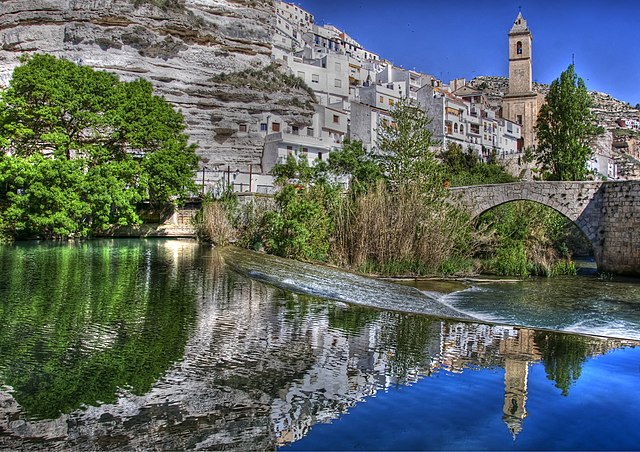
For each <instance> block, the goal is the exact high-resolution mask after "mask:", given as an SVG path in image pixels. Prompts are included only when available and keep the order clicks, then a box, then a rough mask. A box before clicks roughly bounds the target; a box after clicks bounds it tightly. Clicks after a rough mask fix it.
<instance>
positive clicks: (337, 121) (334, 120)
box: [333, 115, 340, 124]
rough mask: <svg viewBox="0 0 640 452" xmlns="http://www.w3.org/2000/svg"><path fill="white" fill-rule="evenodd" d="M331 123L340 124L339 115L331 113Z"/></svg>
mask: <svg viewBox="0 0 640 452" xmlns="http://www.w3.org/2000/svg"><path fill="white" fill-rule="evenodd" d="M333 123H334V124H340V116H338V115H333Z"/></svg>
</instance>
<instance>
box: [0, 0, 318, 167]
mask: <svg viewBox="0 0 640 452" xmlns="http://www.w3.org/2000/svg"><path fill="white" fill-rule="evenodd" d="M273 8H274V6H273V3H272V2H271V1H270V0H3V1H2V2H0V85H2V86H6V85H7V84H8V82H9V80H10V79H11V74H12V72H13V69H14V68H15V67H16V66H17V65H18V64H19V60H18V58H19V57H20V56H21V55H24V54H30V53H35V52H38V53H49V54H52V55H55V56H59V57H64V58H66V59H69V60H71V61H74V62H76V63H78V64H82V65H87V66H91V67H93V68H95V69H99V70H107V71H110V72H113V73H115V74H117V75H118V76H119V77H120V80H122V81H130V80H133V79H136V78H144V79H146V80H148V81H150V82H151V83H152V84H153V86H154V88H155V92H156V93H157V94H159V95H161V96H163V97H165V99H167V101H169V102H170V103H172V104H173V105H174V106H175V107H176V108H177V109H179V110H180V111H181V112H182V113H183V115H184V116H185V121H186V123H187V126H188V128H187V133H188V135H189V136H190V140H191V142H193V143H196V144H197V145H198V146H199V151H198V153H199V154H200V155H202V156H204V157H207V158H208V159H209V162H210V165H215V164H224V165H231V166H233V167H234V168H236V167H237V168H240V169H242V168H244V167H248V165H249V163H253V164H254V168H256V164H258V163H259V162H260V157H261V154H262V149H263V145H264V134H260V133H259V130H258V129H259V123H260V121H261V118H262V117H263V115H264V114H265V113H269V112H271V111H274V112H278V113H282V111H281V110H282V105H286V104H287V103H290V102H291V100H292V99H293V98H294V97H296V93H291V92H289V93H282V94H280V93H273V94H270V95H262V94H261V93H257V92H256V91H255V90H254V89H252V88H251V87H229V86H225V85H224V84H219V83H214V82H213V81H212V77H213V76H215V75H218V74H221V73H233V72H237V71H242V70H246V69H249V68H260V67H263V66H266V65H268V64H269V61H270V55H271V37H272V34H273V31H274V26H273V18H274V17H275V13H274V9H273ZM284 115H285V118H284V119H285V120H292V121H294V122H301V123H303V122H305V121H306V120H307V117H308V113H307V112H306V111H305V110H304V109H303V108H296V107H295V106H294V107H291V108H287V109H286V110H285V111H284ZM239 123H246V124H247V125H248V127H247V132H246V133H242V134H239V135H241V136H238V134H237V132H238V124H239Z"/></svg>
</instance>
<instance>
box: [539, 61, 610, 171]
mask: <svg viewBox="0 0 640 452" xmlns="http://www.w3.org/2000/svg"><path fill="white" fill-rule="evenodd" d="M591 107H592V100H591V97H590V96H589V93H588V92H587V88H586V86H585V84H584V81H583V80H582V79H581V78H580V77H578V76H577V75H576V73H575V71H574V67H573V64H572V65H570V66H569V67H568V68H567V70H566V71H564V72H563V73H562V74H560V78H558V79H556V80H554V81H553V82H552V83H551V87H550V89H549V94H548V95H547V98H546V103H545V104H544V105H543V106H542V108H541V109H540V113H539V115H538V121H537V123H536V136H537V139H538V146H537V147H536V148H535V150H534V151H533V152H534V155H535V157H536V161H537V163H538V165H539V167H540V169H541V171H542V176H543V177H544V179H547V180H585V179H586V178H587V177H588V176H589V171H588V169H587V162H588V161H589V159H590V158H591V156H592V151H591V142H592V141H593V139H594V138H595V137H596V136H597V135H599V134H601V133H602V132H603V129H602V128H601V127H598V126H597V124H596V118H595V116H594V114H593V113H592V112H591Z"/></svg>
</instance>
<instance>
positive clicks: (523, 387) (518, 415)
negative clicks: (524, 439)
mask: <svg viewBox="0 0 640 452" xmlns="http://www.w3.org/2000/svg"><path fill="white" fill-rule="evenodd" d="M504 370H505V374H504V406H503V408H502V412H503V413H504V414H503V416H502V420H503V421H504V422H505V424H507V427H508V428H509V431H510V432H511V434H512V435H513V438H514V439H515V437H516V436H517V435H518V433H520V432H521V431H522V421H524V418H525V417H527V409H526V407H525V404H526V401H527V377H528V376H529V363H528V362H526V361H520V360H516V359H511V358H507V360H506V361H505V364H504Z"/></svg>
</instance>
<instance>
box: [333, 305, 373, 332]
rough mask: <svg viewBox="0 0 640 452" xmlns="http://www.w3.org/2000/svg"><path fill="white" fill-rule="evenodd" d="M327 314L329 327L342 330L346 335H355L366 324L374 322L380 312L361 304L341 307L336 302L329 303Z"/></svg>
mask: <svg viewBox="0 0 640 452" xmlns="http://www.w3.org/2000/svg"><path fill="white" fill-rule="evenodd" d="M327 315H328V318H329V326H330V327H331V328H336V329H338V330H340V331H343V332H344V333H346V335H347V336H357V335H358V334H360V333H361V332H362V331H363V330H364V328H365V327H366V326H367V325H369V324H371V323H373V322H375V321H376V320H377V319H378V317H379V316H380V313H379V312H378V311H375V310H373V309H371V308H364V307H362V306H346V307H341V306H339V305H337V304H331V305H329V307H328V311H327Z"/></svg>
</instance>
